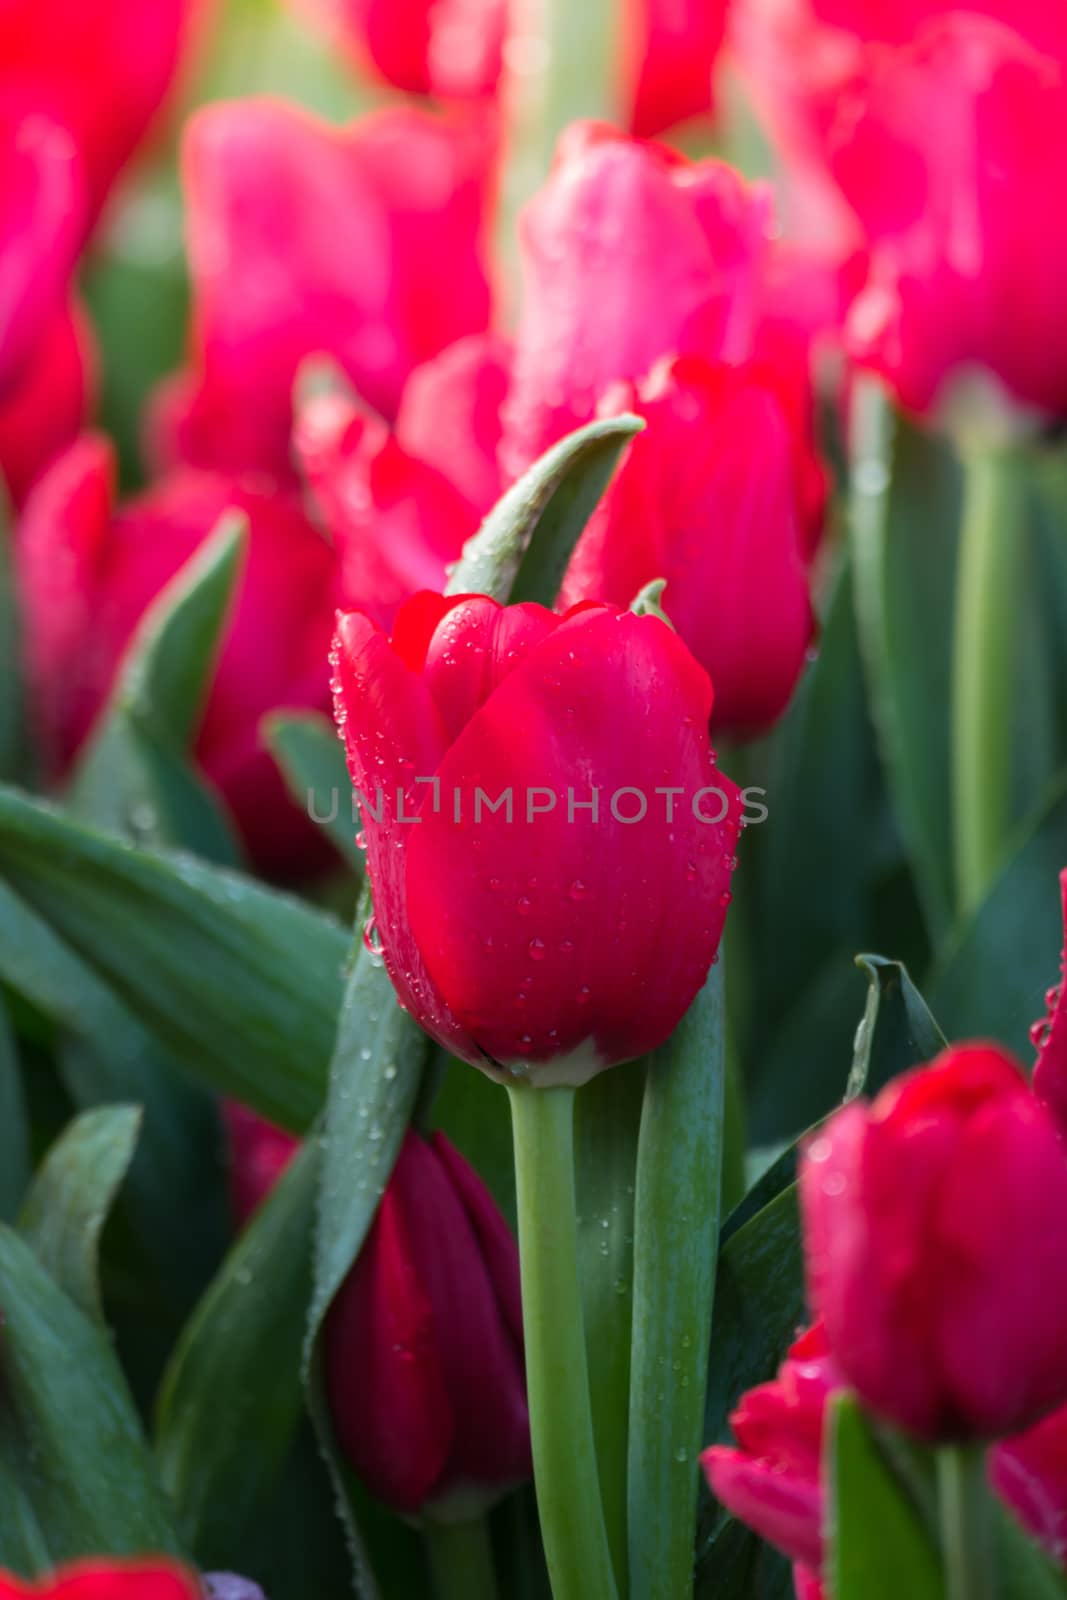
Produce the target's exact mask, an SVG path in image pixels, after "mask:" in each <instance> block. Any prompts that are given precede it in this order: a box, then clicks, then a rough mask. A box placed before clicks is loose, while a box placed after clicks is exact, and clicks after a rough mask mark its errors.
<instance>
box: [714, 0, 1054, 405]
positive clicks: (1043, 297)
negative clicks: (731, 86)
mask: <svg viewBox="0 0 1067 1600" xmlns="http://www.w3.org/2000/svg"><path fill="white" fill-rule="evenodd" d="M975 11H981V12H984V13H986V15H984V16H980V15H974V14H973V13H974V12H975ZM967 13H968V14H965V13H964V12H963V11H960V10H959V9H958V8H955V7H952V6H949V5H946V4H940V5H933V4H915V5H913V6H908V7H903V8H901V7H897V6H892V7H888V6H882V7H874V6H872V5H870V4H867V5H857V4H855V3H853V0H845V3H842V4H835V5H832V6H831V5H820V4H817V3H815V0H780V3H779V4H777V5H776V6H774V7H772V8H770V11H769V12H764V11H761V10H760V9H758V8H757V7H756V6H755V5H750V6H748V7H747V9H746V7H745V6H743V5H742V6H741V7H740V17H741V20H740V22H739V25H738V26H739V29H740V32H741V38H742V54H743V56H744V57H745V59H746V60H747V62H748V63H749V66H750V70H751V71H752V73H753V75H754V77H755V78H756V81H757V87H758V90H760V91H762V98H763V102H764V104H765V105H766V106H767V107H768V110H769V115H770V119H771V121H772V123H773V124H774V125H776V128H777V132H778V134H779V137H780V139H781V141H782V143H783V145H784V148H785V154H786V158H787V161H789V162H792V163H794V164H800V165H802V166H806V167H807V168H808V169H809V171H810V170H814V169H818V168H821V169H822V171H823V173H824V174H825V176H826V177H827V178H828V179H829V180H830V181H831V182H832V183H833V184H834V185H835V186H836V189H837V191H838V193H839V195H840V196H841V197H842V199H843V200H844V202H845V203H846V204H847V206H848V208H849V209H850V211H851V213H852V215H853V217H854V218H855V219H856V221H857V222H858V224H859V230H860V233H861V235H862V237H863V241H864V244H865V247H866V251H867V257H868V268H867V275H866V281H865V283H864V286H863V288H862V289H861V291H860V293H859V295H858V297H857V298H856V300H855V302H854V304H853V306H852V309H851V312H850V314H849V316H848V320H847V323H846V326H845V340H846V344H847V346H848V348H849V350H850V352H851V354H852V355H853V356H854V358H855V359H856V361H857V362H859V363H860V364H861V365H863V366H865V367H868V368H869V369H871V370H872V371H875V372H877V373H879V374H881V375H882V376H883V377H884V378H885V379H886V380H887V381H888V382H889V384H890V385H891V387H892V388H893V389H894V390H895V392H896V394H897V396H898V397H899V399H900V400H901V402H902V403H903V404H904V405H905V406H907V407H909V408H911V409H913V410H916V411H919V412H936V413H938V414H945V415H953V416H955V418H956V419H958V420H960V421H961V422H962V421H964V420H965V419H968V418H974V417H977V418H979V419H983V420H986V421H988V419H989V418H990V416H993V417H995V418H997V420H998V423H999V425H1000V426H1002V427H1003V425H1004V418H1005V408H1007V412H1006V415H1007V417H1008V418H1009V419H1011V418H1014V419H1015V425H1016V426H1017V425H1018V424H1019V423H1020V422H1022V421H1024V420H1025V419H1026V418H1027V417H1028V416H1029V415H1031V414H1035V415H1036V416H1037V417H1038V418H1042V417H1059V416H1062V415H1063V414H1064V412H1065V411H1067V332H1065V330H1064V327H1063V319H1062V317H1061V316H1060V284H1061V281H1062V278H1063V275H1064V271H1065V268H1067V224H1065V223H1064V220H1063V218H1062V217H1061V216H1060V214H1059V212H1058V211H1054V214H1053V215H1048V214H1047V211H1048V208H1047V206H1046V205H1045V203H1044V197H1045V196H1046V195H1048V194H1050V193H1054V192H1055V190H1056V185H1057V183H1058V177H1057V174H1058V166H1057V154H1056V152H1057V151H1058V148H1059V145H1060V142H1061V141H1060V133H1061V130H1062V128H1063V127H1064V125H1065V121H1067V72H1065V68H1067V19H1065V15H1064V12H1063V8H1062V7H1058V6H1053V5H1049V4H1044V3H1042V0H1035V3H1033V4H1031V5H1028V6H1022V7H1017V6H1015V5H1009V4H1008V0H999V3H986V4H984V5H980V6H975V7H968V8H967Z"/></svg>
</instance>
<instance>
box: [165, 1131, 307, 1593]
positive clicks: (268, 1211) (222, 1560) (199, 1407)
mask: <svg viewBox="0 0 1067 1600" xmlns="http://www.w3.org/2000/svg"><path fill="white" fill-rule="evenodd" d="M319 1165H320V1149H319V1142H318V1139H317V1137H315V1136H312V1137H311V1138H309V1139H308V1140H307V1141H306V1142H305V1144H304V1145H303V1146H302V1148H301V1149H300V1151H299V1152H298V1154H297V1155H296V1157H295V1158H294V1160H293V1161H292V1162H291V1163H290V1165H289V1167H288V1168H287V1169H286V1171H285V1173H284V1174H283V1175H282V1177H281V1179H280V1180H279V1182H278V1184H277V1185H276V1187H275V1188H274V1190H273V1191H272V1193H271V1194H270V1196H269V1197H268V1199H267V1200H266V1202H265V1203H264V1205H263V1206H262V1207H261V1208H260V1210H259V1211H258V1212H257V1213H256V1215H255V1216H254V1217H253V1218H252V1220H251V1221H250V1222H249V1224H248V1226H247V1228H246V1229H245V1230H244V1232H243V1233H242V1234H241V1236H240V1238H239V1239H238V1240H237V1242H236V1243H235V1244H234V1246H233V1248H232V1249H231V1251H230V1253H229V1255H228V1256H227V1257H226V1260H225V1261H224V1262H223V1264H222V1267H221V1268H220V1269H219V1272H218V1274H217V1276H216V1277H215V1279H214V1280H213V1282H212V1283H211V1286H210V1288H209V1289H208V1291H207V1293H206V1294H205V1296H204V1298H203V1300H202V1301H201V1303H200V1305H199V1306H198V1307H197V1309H196V1312H195V1314H194V1316H193V1318H192V1320H191V1321H190V1323H189V1324H188V1326H187V1327H186V1329H185V1331H184V1333H183V1335H182V1338H181V1341H180V1343H179V1344H178V1347H177V1349H176V1350H175V1352H174V1355H173V1357H172V1359H171V1362H170V1365H169V1367H168V1369H167V1373H166V1376H165V1378H164V1381H163V1385H162V1388H161V1391H160V1398H159V1411H158V1424H157V1430H156V1452H157V1455H158V1458H159V1463H160V1475H161V1477H162V1481H163V1486H164V1488H165V1489H166V1490H167V1492H168V1494H169V1495H170V1498H171V1500H172V1501H173V1503H174V1507H175V1514H176V1516H177V1518H178V1525H179V1527H180V1528H181V1531H182V1535H183V1537H184V1539H185V1540H186V1542H187V1543H188V1545H189V1547H190V1549H191V1550H193V1551H194V1552H195V1554H196V1557H197V1559H198V1561H200V1563H201V1564H202V1565H203V1566H205V1567H216V1568H219V1567H229V1566H231V1565H232V1566H237V1565H239V1561H238V1558H239V1555H240V1552H241V1549H242V1547H243V1543H244V1541H245V1540H246V1539H247V1538H248V1537H250V1535H251V1534H252V1532H253V1531H254V1529H255V1525H256V1523H257V1520H258V1519H260V1518H261V1517H263V1516H264V1515H265V1514H266V1510H267V1507H268V1506H269V1502H270V1498H271V1494H272V1491H273V1490H274V1488H275V1486H276V1483H277V1479H278V1477H279V1474H280V1473H281V1470H282V1467H283V1464H284V1461H285V1457H286V1454H287V1452H288V1451H289V1449H290V1447H291V1445H292V1442H293V1439H294V1438H295V1435H296V1432H297V1427H298V1424H299V1421H300V1418H301V1416H302V1414H303V1409H304V1396H303V1389H302V1385H301V1377H300V1357H301V1348H302V1342H303V1337H304V1327H305V1324H306V1321H307V1309H308V1302H309V1299H310V1295H311V1244H312V1238H313V1235H314V1225H315V1207H316V1196H317V1189H318V1180H319Z"/></svg>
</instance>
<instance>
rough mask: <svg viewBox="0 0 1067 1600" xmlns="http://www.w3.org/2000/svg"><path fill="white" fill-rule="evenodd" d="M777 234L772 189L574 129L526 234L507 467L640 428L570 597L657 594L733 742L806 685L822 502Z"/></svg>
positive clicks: (803, 364) (801, 355)
mask: <svg viewBox="0 0 1067 1600" xmlns="http://www.w3.org/2000/svg"><path fill="white" fill-rule="evenodd" d="M770 232H771V219H770V213H769V200H768V196H767V194H766V192H765V191H764V190H763V189H762V188H760V187H755V188H750V187H749V186H747V185H746V184H745V183H744V182H743V181H742V179H741V178H740V177H739V176H738V175H737V174H736V173H735V172H733V171H732V170H731V169H730V168H728V167H725V166H723V165H722V164H721V163H718V162H714V161H707V162H701V163H698V164H695V165H694V164H693V163H690V162H687V161H684V160H682V158H681V157H678V156H676V155H674V154H673V153H672V152H670V151H668V150H666V149H661V148H658V147H656V146H652V145H644V144H639V143H637V142H636V141H634V140H630V139H626V138H623V137H621V136H619V135H617V134H614V133H612V132H611V130H608V129H605V128H603V127H599V126H595V125H591V124H584V125H579V126H578V127H576V128H573V129H571V130H570V132H569V133H568V134H567V135H566V136H565V138H564V140H563V142H562V144H561V147H560V152H559V155H558V158H557V163H556V167H555V170H554V173H553V176H552V177H551V179H550V180H549V182H548V184H547V185H546V187H545V188H544V189H543V190H542V192H541V193H540V194H539V195H538V196H537V197H536V199H535V200H534V201H533V202H532V204H531V205H530V207H529V208H528V210H527V213H526V216H525V218H524V222H523V251H524V299H523V305H522V312H521V316H520V323H519V331H518V338H517V348H516V355H515V376H514V383H513V387H512V390H511V393H510V395H509V398H508V400H507V401H506V402H505V407H504V416H505V432H504V441H503V446H502V452H501V454H502V460H503V461H504V464H505V465H506V466H507V467H508V468H509V469H510V470H512V471H518V470H520V469H521V468H522V467H525V466H526V465H528V463H529V462H530V461H531V460H532V459H533V458H534V457H536V456H537V455H539V454H540V453H541V451H542V450H544V449H545V448H546V447H547V446H548V445H549V444H551V443H553V442H554V441H555V440H556V439H557V438H559V437H560V436H561V435H562V434H563V433H565V432H566V431H568V430H569V429H571V428H573V427H577V426H579V425H580V424H581V423H584V422H586V421H588V420H589V419H590V417H592V416H593V415H596V414H600V415H611V414H615V413H618V412H619V411H622V410H625V409H628V408H630V409H634V410H636V411H638V412H639V413H640V414H641V415H642V416H644V417H645V419H646V420H647V423H648V427H647V431H646V432H645V433H644V434H643V435H642V436H641V438H640V439H639V440H638V441H636V442H635V444H634V445H633V446H632V447H631V450H630V452H629V456H628V458H627V460H626V462H625V463H624V465H623V467H622V469H621V471H620V473H619V475H618V478H617V480H616V482H615V484H614V485H613V487H612V489H611V491H610V492H609V495H608V497H607V499H606V501H605V503H604V505H603V506H602V507H601V508H600V510H599V511H598V513H597V515H596V517H595V518H594V520H593V523H592V524H591V526H590V528H589V529H588V530H587V532H586V534H585V535H584V537H583V539H582V541H581V542H580V544H579V546H578V550H577V552H576V555H575V559H574V562H573V565H572V567H571V570H570V572H569V573H568V575H567V580H566V585H565V590H564V592H565V595H566V596H567V598H569V599H571V600H574V599H576V598H578V597H579V596H582V597H588V598H590V599H602V598H606V599H610V600H614V601H616V602H618V603H621V604H629V603H630V601H631V600H632V599H633V596H634V594H635V593H636V592H637V590H638V589H639V588H640V587H642V585H643V584H645V583H646V582H648V581H649V580H650V579H653V578H656V577H663V578H666V579H667V580H668V586H667V590H666V593H665V596H664V608H665V611H666V614H667V615H668V616H669V617H670V619H671V621H672V622H673V623H674V624H675V625H676V626H677V628H678V630H679V632H680V633H681V635H682V638H683V639H684V640H685V642H686V644H687V645H688V646H689V648H690V649H691V650H692V651H693V653H694V654H695V655H696V656H697V658H698V659H699V660H700V661H701V662H703V663H704V665H705V666H707V667H708V668H709V670H710V672H711V675H712V681H713V683H714V685H715V694H716V712H715V717H716V723H715V725H716V727H718V728H724V729H727V730H728V731H729V732H731V733H732V734H740V735H745V734H747V735H751V734H752V733H754V732H758V731H760V730H761V729H763V728H765V727H766V726H768V725H769V724H770V723H771V722H772V721H773V720H774V719H775V717H777V716H778V715H779V714H780V712H781V711H782V710H783V709H784V707H785V705H786V704H787V702H788V700H789V697H790V695H791V693H792V691H793V688H794V686H795V684H796V681H797V679H798V677H799V675H800V671H801V668H802V666H803V662H804V657H805V652H806V650H807V648H808V646H809V644H810V642H811V636H812V627H813V623H812V612H811V604H810V598H809V576H808V565H809V561H810V557H811V554H812V553H813V550H814V547H815V546H816V545H817V543H818V538H819V532H820V530H821V524H822V512H823V500H824V492H823V483H824V478H823V473H822V469H821V467H820V466H819V464H818V462H817V459H816V457H815V452H814V448H813V443H812V400H811V380H810V374H809V370H808V367H809V360H810V337H809V335H808V333H807V331H801V330H797V331H796V333H795V336H794V335H792V334H791V333H790V330H789V327H788V323H787V321H786V318H785V316H784V314H783V311H782V307H783V305H784V303H785V299H784V296H783V294H782V292H781V286H780V283H779V282H778V277H777V272H778V269H777V264H776V262H775V252H774V249H773V248H772V242H771V238H770ZM772 287H773V297H772V293H771V291H772ZM804 298H805V304H807V303H809V302H810V298H811V297H810V295H809V294H808V292H807V289H806V291H805V297H804ZM772 307H773V315H771V312H772ZM634 580H636V581H634Z"/></svg>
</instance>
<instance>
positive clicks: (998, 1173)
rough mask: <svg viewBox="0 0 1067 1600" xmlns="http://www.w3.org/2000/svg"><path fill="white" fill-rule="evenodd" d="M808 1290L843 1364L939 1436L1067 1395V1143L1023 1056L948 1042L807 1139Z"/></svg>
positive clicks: (880, 1400)
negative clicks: (1066, 1232)
mask: <svg viewBox="0 0 1067 1600" xmlns="http://www.w3.org/2000/svg"><path fill="white" fill-rule="evenodd" d="M800 1192H801V1204H802V1214H803V1219H804V1231H805V1248H806V1255H807V1275H808V1295H809V1301H810V1304H811V1307H812V1310H813V1311H814V1312H815V1314H816V1315H818V1316H820V1317H822V1319H823V1320H824V1322H825V1325H826V1337H827V1342H828V1345H829V1349H830V1352H831V1354H832V1356H833V1358H834V1361H835V1362H836V1364H837V1366H838V1368H839V1369H840V1371H841V1373H842V1376H843V1377H844V1379H845V1380H846V1381H847V1382H848V1383H849V1384H850V1385H851V1386H852V1387H853V1388H854V1389H855V1390H856V1393H857V1394H858V1395H859V1397H860V1399H861V1400H863V1401H864V1402H865V1403H866V1404H867V1405H869V1406H870V1407H871V1408H872V1410H874V1411H877V1412H880V1413H881V1414H882V1415H883V1416H885V1417H887V1418H888V1419H889V1420H890V1421H892V1422H895V1423H897V1424H898V1425H899V1426H901V1427H903V1428H906V1429H908V1430H909V1431H911V1432H912V1433H915V1434H917V1435H919V1436H920V1437H921V1438H924V1439H928V1440H931V1441H935V1442H946V1441H948V1442H955V1441H963V1440H968V1439H979V1440H980V1439H991V1438H997V1437H1002V1436H1003V1435H1005V1434H1009V1433H1014V1432H1017V1431H1019V1430H1020V1429H1022V1428H1025V1427H1026V1426H1027V1425H1028V1424H1029V1423H1032V1422H1034V1421H1035V1420H1037V1419H1038V1418H1039V1417H1041V1416H1042V1415H1043V1414H1044V1413H1045V1412H1048V1411H1050V1410H1052V1409H1053V1408H1054V1407H1056V1406H1058V1405H1062V1404H1063V1403H1064V1401H1065V1400H1067V1257H1065V1255H1064V1252H1063V1249H1062V1243H1061V1240H1060V1237H1059V1234H1058V1231H1057V1229H1056V1228H1055V1227H1052V1226H1050V1218H1054V1217H1057V1216H1060V1215H1061V1214H1063V1213H1064V1210H1065V1208H1067V1153H1065V1151H1064V1147H1063V1144H1062V1142H1061V1139H1060V1135H1059V1131H1058V1129H1057V1128H1056V1125H1055V1124H1054V1122H1053V1120H1052V1118H1051V1116H1050V1115H1049V1113H1048V1111H1047V1110H1046V1109H1045V1107H1044V1106H1043V1105H1042V1104H1041V1102H1040V1101H1039V1100H1038V1099H1037V1097H1036V1096H1035V1095H1034V1094H1033V1092H1032V1091H1031V1089H1030V1086H1029V1084H1028V1083H1027V1082H1026V1079H1025V1078H1024V1077H1023V1075H1022V1073H1021V1071H1020V1069H1019V1067H1018V1065H1017V1064H1016V1062H1015V1061H1014V1060H1013V1059H1012V1058H1011V1057H1010V1056H1008V1055H1006V1054H1004V1053H1003V1052H1002V1051H1001V1050H999V1049H997V1048H996V1047H994V1046H992V1045H984V1044H970V1045H962V1046H959V1047H957V1048H955V1049H951V1050H946V1051H945V1052H944V1053H943V1054H942V1055H941V1056H939V1057H938V1058H937V1060H936V1061H935V1062H934V1063H933V1064H932V1065H930V1066H929V1067H926V1068H921V1069H918V1070H916V1071H914V1072H911V1073H908V1074H906V1075H905V1076H904V1077H902V1078H899V1079H897V1080H896V1081H895V1082H894V1083H892V1084H890V1085H889V1086H888V1087H887V1088H886V1089H884V1090H883V1091H882V1092H881V1094H879V1095H878V1097H877V1098H876V1099H875V1101H874V1102H873V1104H871V1105H867V1104H865V1103H859V1102H857V1103H854V1104H852V1105H849V1106H846V1107H845V1108H844V1109H843V1110H841V1111H839V1112H838V1113H837V1114H836V1116H834V1117H833V1118H832V1119H831V1120H830V1121H829V1123H827V1125H826V1126H825V1128H824V1129H823V1130H821V1131H820V1132H819V1133H818V1134H816V1135H815V1136H814V1137H813V1138H812V1139H811V1140H809V1142H808V1144H807V1145H806V1147H805V1150H804V1155H803V1160H802V1164H801V1173H800Z"/></svg>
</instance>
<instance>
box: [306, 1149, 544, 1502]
mask: <svg viewBox="0 0 1067 1600" xmlns="http://www.w3.org/2000/svg"><path fill="white" fill-rule="evenodd" d="M325 1372H326V1392H327V1395H328V1398H329V1404H330V1410H331V1414H332V1417H333V1421H334V1426H335V1428H336V1430H337V1437H338V1440H339V1442H340V1445H341V1448H342V1450H343V1451H344V1453H345V1455H346V1457H347V1458H348V1460H349V1462H350V1463H351V1465H352V1466H353V1468H354V1469H355V1471H356V1473H357V1474H358V1475H359V1477H360V1478H361V1479H362V1480H363V1482H364V1483H365V1484H366V1485H367V1487H368V1488H369V1489H370V1490H371V1492H372V1493H373V1494H375V1495H377V1496H378V1498H379V1499H381V1500H383V1501H385V1503H386V1504H387V1505H390V1506H392V1507H394V1508H395V1509H396V1510H398V1511H401V1512H405V1513H417V1512H421V1511H424V1510H427V1509H429V1510H430V1511H432V1510H433V1509H434V1508H435V1507H436V1508H438V1509H441V1508H444V1507H446V1506H447V1503H448V1501H449V1500H450V1499H452V1498H455V1499H457V1500H458V1499H459V1498H460V1497H462V1498H463V1501H464V1503H468V1502H469V1499H470V1497H471V1496H479V1495H481V1496H484V1497H485V1503H486V1504H489V1503H491V1502H492V1501H493V1500H495V1499H496V1498H498V1496H499V1495H500V1494H502V1493H504V1492H505V1491H506V1490H507V1489H509V1488H511V1487H512V1486H513V1485H514V1484H516V1483H520V1482H522V1480H523V1479H524V1478H526V1477H528V1476H529V1474H530V1470H531V1468H530V1432H529V1419H528V1414H527V1408H526V1384H525V1374H524V1365H523V1341H522V1305H521V1300H520V1292H519V1255H518V1249H517V1247H516V1244H515V1241H514V1240H513V1238H512V1237H511V1234H510V1233H509V1232H508V1228H507V1225H506V1223H505V1222H504V1219H503V1217H502V1216H501V1215H500V1212H499V1210H498V1209H497V1206H496V1203H495V1202H494V1200H493V1199H492V1196H491V1195H490V1194H489V1191H488V1190H487V1189H486V1187H485V1185H484V1184H483V1183H482V1181H481V1179H480V1178H479V1177H478V1175H477V1174H476V1173H475V1172H474V1171H473V1170H472V1168H471V1167H470V1166H468V1164H467V1163H466V1161H464V1159H463V1158H462V1156H461V1155H460V1154H459V1152H458V1151H457V1150H455V1149H454V1148H453V1146H452V1145H450V1144H449V1142H448V1141H447V1139H445V1138H444V1137H443V1135H441V1134H435V1135H434V1137H433V1139H432V1140H431V1141H430V1142H429V1143H427V1142H426V1141H425V1140H423V1139H422V1138H421V1137H420V1136H419V1135H418V1134H415V1133H409V1134H408V1136H407V1138H406V1140H405V1142H404V1145H403V1148H402V1150H401V1152H400V1157H399V1160H398V1161H397V1164H396V1168H395V1170H394V1172H393V1175H392V1177H391V1178H390V1180H389V1184H388V1187H387V1188H386V1191H385V1194H384V1196H383V1197H382V1202H381V1205H380V1206H379V1208H378V1214H377V1216H376V1217H375V1220H374V1224H373V1226H372V1228H371V1232H370V1234H369V1236H368V1238H367V1241H366V1243H365V1245H364V1247H363V1249H362V1251H361V1252H360V1255H359V1258H358V1260H357V1261H356V1264H355V1266H354V1267H353V1269H352V1271H351V1272H350V1274H349V1276H348V1278H347V1279H346V1280H345V1282H344V1284H343V1285H342V1287H341V1290H340V1292H339V1294H338V1296H337V1298H336V1300H335V1301H334V1303H333V1305H332V1306H331V1308H330V1311H329V1314H328V1316H327V1320H326V1330H325Z"/></svg>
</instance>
